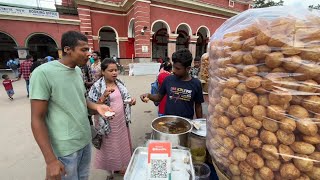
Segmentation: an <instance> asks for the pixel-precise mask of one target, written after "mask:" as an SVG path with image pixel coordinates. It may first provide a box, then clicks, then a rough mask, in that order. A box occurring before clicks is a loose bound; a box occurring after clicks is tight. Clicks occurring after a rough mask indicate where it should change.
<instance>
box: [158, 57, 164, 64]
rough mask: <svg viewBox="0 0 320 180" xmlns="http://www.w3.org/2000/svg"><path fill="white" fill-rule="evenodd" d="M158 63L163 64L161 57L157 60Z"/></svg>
mask: <svg viewBox="0 0 320 180" xmlns="http://www.w3.org/2000/svg"><path fill="white" fill-rule="evenodd" d="M158 63H160V64H162V63H163V59H162V56H160V57H159V59H158Z"/></svg>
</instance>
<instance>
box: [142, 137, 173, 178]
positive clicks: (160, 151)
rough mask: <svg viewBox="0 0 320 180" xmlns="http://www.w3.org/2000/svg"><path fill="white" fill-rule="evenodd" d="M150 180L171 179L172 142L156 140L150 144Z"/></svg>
mask: <svg viewBox="0 0 320 180" xmlns="http://www.w3.org/2000/svg"><path fill="white" fill-rule="evenodd" d="M148 180H171V143H170V142H161V141H154V142H150V143H149V146H148Z"/></svg>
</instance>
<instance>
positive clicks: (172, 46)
mask: <svg viewBox="0 0 320 180" xmlns="http://www.w3.org/2000/svg"><path fill="white" fill-rule="evenodd" d="M178 36H179V34H170V35H169V39H168V57H169V58H170V60H171V61H172V54H173V53H174V52H176V49H177V48H176V46H177V45H176V43H177V37H178Z"/></svg>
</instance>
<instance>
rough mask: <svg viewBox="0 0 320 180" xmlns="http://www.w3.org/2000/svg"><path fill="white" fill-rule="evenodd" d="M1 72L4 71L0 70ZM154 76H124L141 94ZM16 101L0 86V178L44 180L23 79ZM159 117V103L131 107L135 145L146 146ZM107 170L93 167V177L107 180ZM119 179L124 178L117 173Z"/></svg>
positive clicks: (136, 93)
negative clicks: (152, 126)
mask: <svg viewBox="0 0 320 180" xmlns="http://www.w3.org/2000/svg"><path fill="white" fill-rule="evenodd" d="M0 75H2V72H0ZM154 78H155V77H154V76H133V77H129V76H122V77H121V79H123V80H124V82H125V83H126V85H127V87H128V89H129V91H130V93H131V94H132V95H133V96H134V97H136V98H137V99H138V98H139V95H140V94H142V93H144V92H147V91H149V89H150V83H151V82H152V81H153V80H154ZM14 90H15V93H16V94H15V96H14V98H15V99H14V101H10V100H8V98H7V95H6V93H5V91H4V88H3V86H2V85H1V87H0V114H1V118H0V121H1V126H0V144H1V148H0V172H1V173H0V179H1V180H21V179H23V180H43V179H44V176H45V164H44V160H43V157H42V154H41V152H40V150H39V148H38V146H37V144H36V143H35V141H34V138H33V136H32V132H31V128H30V103H29V100H28V99H27V97H26V95H27V94H26V90H25V82H24V80H21V81H18V82H15V83H14ZM155 117H156V107H155V106H154V105H153V104H152V103H151V102H149V104H145V103H142V102H141V101H140V100H139V99H138V103H137V105H136V106H134V107H133V109H132V125H131V126H130V129H131V136H132V141H133V146H134V147H137V146H143V145H144V144H145V140H146V139H145V138H146V135H148V133H150V132H151V130H150V122H151V121H152V120H153V119H154V118H155ZM104 179H106V172H104V171H101V170H95V169H91V174H90V180H104ZM116 179H122V178H121V177H117V178H116Z"/></svg>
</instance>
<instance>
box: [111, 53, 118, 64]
mask: <svg viewBox="0 0 320 180" xmlns="http://www.w3.org/2000/svg"><path fill="white" fill-rule="evenodd" d="M112 59H113V60H114V61H115V62H117V63H119V62H118V58H117V57H116V55H113V56H112Z"/></svg>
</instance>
